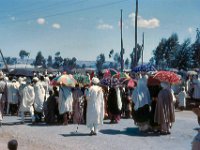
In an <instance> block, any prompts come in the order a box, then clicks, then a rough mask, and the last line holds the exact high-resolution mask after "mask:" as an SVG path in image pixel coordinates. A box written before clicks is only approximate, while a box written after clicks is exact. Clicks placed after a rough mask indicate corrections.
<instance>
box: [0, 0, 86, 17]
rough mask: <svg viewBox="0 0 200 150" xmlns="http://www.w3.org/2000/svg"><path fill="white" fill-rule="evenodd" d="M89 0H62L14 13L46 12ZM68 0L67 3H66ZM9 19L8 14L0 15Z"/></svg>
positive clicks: (16, 14)
mask: <svg viewBox="0 0 200 150" xmlns="http://www.w3.org/2000/svg"><path fill="white" fill-rule="evenodd" d="M86 1H88V0H80V1H76V2H71V1H70V2H69V1H64V2H63V1H62V2H60V3H58V2H57V3H55V4H50V5H46V6H41V7H38V8H32V9H27V10H24V11H20V12H18V13H15V14H13V15H14V16H20V15H24V14H27V13H34V12H37V13H38V12H44V11H46V10H49V9H52V8H58V6H59V5H61V4H62V6H65V5H66V4H67V6H72V5H77V4H81V3H83V2H86ZM66 2H67V3H66ZM4 18H5V19H7V16H2V17H0V19H4Z"/></svg>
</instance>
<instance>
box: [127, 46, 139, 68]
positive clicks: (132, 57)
mask: <svg viewBox="0 0 200 150" xmlns="http://www.w3.org/2000/svg"><path fill="white" fill-rule="evenodd" d="M141 53H142V46H141V45H139V44H137V60H136V61H137V62H136V63H137V64H138V62H139V60H140V58H141ZM130 58H131V68H134V66H135V62H134V59H135V48H133V51H132V53H131V54H130Z"/></svg>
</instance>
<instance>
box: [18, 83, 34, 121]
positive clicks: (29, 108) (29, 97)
mask: <svg viewBox="0 0 200 150" xmlns="http://www.w3.org/2000/svg"><path fill="white" fill-rule="evenodd" d="M26 82H27V83H26V85H25V86H24V87H23V88H22V89H21V91H20V96H21V102H20V108H19V111H20V112H21V120H22V123H24V112H30V114H31V118H32V122H34V121H35V116H34V108H33V103H34V99H35V93H34V88H33V86H32V85H31V80H30V79H28V80H27V81H26Z"/></svg>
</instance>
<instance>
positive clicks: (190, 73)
mask: <svg viewBox="0 0 200 150" xmlns="http://www.w3.org/2000/svg"><path fill="white" fill-rule="evenodd" d="M187 74H188V75H197V72H196V71H188V72H187Z"/></svg>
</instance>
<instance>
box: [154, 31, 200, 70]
mask: <svg viewBox="0 0 200 150" xmlns="http://www.w3.org/2000/svg"><path fill="white" fill-rule="evenodd" d="M190 43H191V41H190V39H186V40H185V41H184V42H183V43H182V44H179V41H178V35H177V34H176V33H174V34H172V35H171V36H170V37H169V38H168V39H164V38H163V39H162V40H161V41H160V43H159V44H158V46H157V47H156V49H155V50H153V57H152V58H151V62H152V63H154V64H155V65H156V67H157V68H158V69H166V68H177V69H185V70H187V69H189V68H197V67H199V66H200V33H199V31H198V29H197V36H196V41H195V42H194V43H193V44H190Z"/></svg>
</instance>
